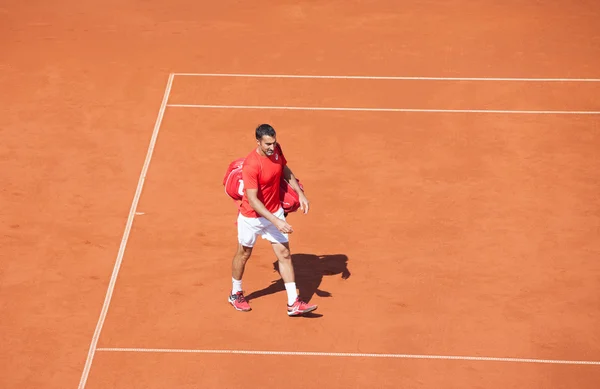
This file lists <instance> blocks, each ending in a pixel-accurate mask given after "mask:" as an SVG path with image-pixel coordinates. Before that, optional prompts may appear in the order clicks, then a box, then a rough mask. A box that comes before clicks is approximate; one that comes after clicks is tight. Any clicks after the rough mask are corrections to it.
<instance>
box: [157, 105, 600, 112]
mask: <svg viewBox="0 0 600 389" xmlns="http://www.w3.org/2000/svg"><path fill="white" fill-rule="evenodd" d="M167 106H168V107H173V108H209V109H279V110H294V111H359V112H429V113H496V114H534V115H600V111H527V110H525V111H523V110H501V109H418V108H351V107H348V108H345V107H288V106H264V105H212V104H168V105H167Z"/></svg>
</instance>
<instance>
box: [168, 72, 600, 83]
mask: <svg viewBox="0 0 600 389" xmlns="http://www.w3.org/2000/svg"><path fill="white" fill-rule="evenodd" d="M174 75H175V76H178V77H247V78H308V79H323V78H324V79H342V80H405V81H411V80H412V81H521V82H600V78H515V77H417V76H414V77H413V76H319V75H302V74H242V73H174Z"/></svg>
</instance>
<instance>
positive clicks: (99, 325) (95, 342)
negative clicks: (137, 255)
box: [78, 74, 174, 389]
mask: <svg viewBox="0 0 600 389" xmlns="http://www.w3.org/2000/svg"><path fill="white" fill-rule="evenodd" d="M173 78H174V75H173V74H170V75H169V79H168V81H167V86H166V88H165V94H164V96H163V100H162V103H161V105H160V109H159V111H158V118H157V119H156V123H155V124H154V131H153V132H152V138H151V139H150V145H149V146H148V152H147V153H146V160H145V161H144V165H143V167H142V172H141V174H140V178H139V180H138V185H137V188H136V190H135V195H134V197H133V202H132V203H131V208H130V210H129V216H128V218H127V223H126V224H125V232H124V233H123V238H122V239H121V246H120V247H119V252H118V254H117V260H116V262H115V266H114V268H113V272H112V276H111V277H110V283H109V284H108V290H107V291H106V296H105V298H104V304H103V305H102V311H101V312H100V318H99V319H98V323H97V324H96V330H95V331H94V335H93V337H92V343H91V345H90V349H89V351H88V356H87V359H86V361H85V367H84V369H83V373H82V375H81V379H80V381H79V387H78V388H79V389H83V388H84V387H85V384H86V382H87V378H88V375H89V373H90V368H91V367H92V361H93V360H94V355H95V353H96V351H97V350H98V349H97V345H98V338H99V337H100V333H101V332H102V326H103V325H104V320H105V319H106V313H107V312H108V307H109V305H110V300H111V298H112V294H113V291H114V289H115V283H116V281H117V276H118V274H119V269H120V268H121V263H122V262H123V255H124V253H125V247H126V246H127V240H128V239H129V233H130V232H131V226H132V225H133V219H134V218H135V214H136V209H137V205H138V202H139V200H140V196H141V194H142V188H143V187H144V181H145V179H146V174H147V172H148V167H149V166H150V161H151V159H152V153H153V151H154V146H155V144H156V139H157V138H158V132H159V131H160V125H161V123H162V120H163V116H164V114H165V109H166V108H167V102H168V100H169V95H170V94H171V87H172V86H173Z"/></svg>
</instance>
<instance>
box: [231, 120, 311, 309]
mask: <svg viewBox="0 0 600 389" xmlns="http://www.w3.org/2000/svg"><path fill="white" fill-rule="evenodd" d="M255 135H256V143H257V144H258V146H257V147H256V149H254V150H252V152H251V153H250V154H249V155H248V156H247V157H246V159H245V161H244V165H243V167H242V180H243V182H244V196H243V198H242V203H241V206H240V213H239V215H238V220H237V226H238V248H237V252H236V253H235V255H234V257H233V262H232V283H233V287H232V291H231V294H230V295H229V299H228V300H229V303H230V304H231V305H233V307H234V308H235V309H237V310H238V311H250V310H251V308H250V304H248V301H247V300H246V299H245V297H244V292H243V291H242V276H243V275H244V269H245V267H246V262H247V261H248V259H249V258H250V255H252V248H253V247H254V244H255V243H256V238H257V237H258V235H260V236H261V237H262V238H263V239H266V240H268V241H269V242H271V245H272V247H273V251H274V252H275V255H276V257H277V260H278V261H279V273H280V274H281V278H282V279H283V282H284V285H285V290H286V292H287V297H288V302H287V313H288V315H289V316H298V315H302V314H304V313H307V312H311V311H314V310H315V309H317V306H316V305H309V304H307V303H306V302H304V301H302V300H301V299H300V298H299V296H298V291H297V289H296V282H295V276H294V267H293V265H292V256H291V254H290V246H289V240H288V234H291V233H292V232H293V229H292V226H290V225H289V224H288V223H287V221H286V218H285V215H284V211H283V208H282V206H281V201H280V199H279V190H280V189H279V188H280V180H281V177H282V175H283V178H284V179H285V180H286V181H287V182H288V183H289V185H290V186H291V187H292V188H293V189H294V190H295V191H296V192H297V193H298V196H299V199H300V210H301V211H303V213H305V214H306V213H308V207H309V202H308V199H307V198H306V196H305V195H304V192H303V191H302V190H301V189H300V186H299V185H298V181H297V180H296V178H295V177H294V174H293V173H292V171H291V170H290V168H289V167H288V166H287V160H286V159H285V156H284V155H283V151H282V150H281V146H280V145H279V144H278V143H277V139H276V134H275V130H274V129H273V127H271V126H270V125H268V124H261V125H260V126H258V127H257V128H256V131H255Z"/></svg>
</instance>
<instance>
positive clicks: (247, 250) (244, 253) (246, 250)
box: [237, 244, 252, 261]
mask: <svg viewBox="0 0 600 389" xmlns="http://www.w3.org/2000/svg"><path fill="white" fill-rule="evenodd" d="M237 254H238V256H239V257H240V258H241V259H243V260H244V261H247V260H248V259H250V256H251V255H252V247H248V246H244V245H241V244H239V245H238V252H237Z"/></svg>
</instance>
